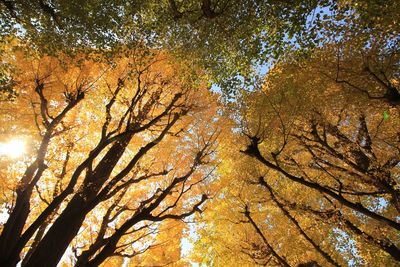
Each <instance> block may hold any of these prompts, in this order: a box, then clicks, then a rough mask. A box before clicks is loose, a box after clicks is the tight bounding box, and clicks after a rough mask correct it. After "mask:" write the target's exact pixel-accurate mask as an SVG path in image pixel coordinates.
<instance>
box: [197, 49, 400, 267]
mask: <svg viewBox="0 0 400 267" xmlns="http://www.w3.org/2000/svg"><path fill="white" fill-rule="evenodd" d="M356 44H357V43H356ZM356 44H353V46H352V45H351V44H349V43H345V42H344V43H340V44H339V45H338V46H339V48H338V46H335V44H330V45H328V46H326V47H323V48H321V49H320V50H317V51H315V53H314V54H312V55H310V57H308V58H304V57H302V58H300V59H299V58H298V57H297V58H288V59H286V60H285V61H282V62H281V63H279V64H277V65H276V66H274V68H273V69H272V70H271V71H270V72H269V73H268V75H267V77H266V79H265V80H260V83H259V84H256V85H255V86H253V87H252V89H251V90H248V91H243V92H242V94H241V96H240V98H238V101H237V103H232V104H231V106H232V111H231V112H233V114H232V113H231V114H232V115H231V116H232V118H233V120H234V121H235V122H236V123H237V125H238V126H237V130H236V134H234V135H233V137H232V138H233V141H232V140H229V141H224V143H225V144H222V148H223V150H224V152H223V153H222V154H221V157H222V158H223V159H224V161H223V162H224V164H223V166H222V167H221V168H220V173H221V177H222V178H221V180H222V183H223V185H222V188H223V189H221V191H222V193H220V195H219V196H218V200H215V201H214V200H213V202H212V205H214V207H215V209H216V211H212V212H209V213H208V212H207V213H206V218H207V219H205V226H204V227H205V229H203V230H201V231H200V232H201V233H202V235H201V238H200V239H199V241H198V249H199V251H201V249H202V248H203V246H204V244H208V245H209V246H212V249H213V250H215V251H217V252H216V254H211V255H210V256H209V257H210V259H209V260H212V261H214V262H218V264H221V262H224V261H225V260H227V258H228V257H234V259H232V260H233V261H240V262H243V265H246V264H247V265H250V264H249V262H251V261H253V262H255V263H257V264H272V262H275V263H276V264H279V265H286V264H289V265H299V266H300V265H301V264H303V263H307V262H316V263H318V264H319V265H321V266H325V265H334V266H342V265H346V264H347V263H348V262H349V261H353V262H356V263H360V264H377V263H378V262H380V263H381V264H388V265H393V264H396V262H397V261H399V258H398V255H399V240H398V231H399V224H398V222H397V220H396V218H397V216H398V214H399V210H398V202H397V199H398V197H399V191H398V184H399V177H398V172H399V164H398V163H399V140H398V124H399V117H398V116H399V113H398V104H397V102H396V101H392V99H389V98H388V97H386V96H387V92H388V88H389V87H392V88H393V89H394V90H397V91H398V89H397V88H396V86H397V84H398V80H397V68H396V66H397V64H398V59H397V58H396V55H397V54H396V53H395V52H393V53H381V52H382V51H383V50H381V49H376V46H374V44H371V46H372V47H373V48H372V49H366V48H360V47H357V45H356ZM357 48H358V49H360V50H357ZM380 48H382V49H386V51H387V49H389V48H390V47H386V48H385V47H384V46H381V47H380ZM338 55H339V56H340V57H338ZM338 58H340V60H338ZM294 59H295V60H294ZM366 59H368V61H366ZM366 63H368V65H367V66H368V67H369V68H368V69H367V68H366V65H365V64H366ZM338 73H339V75H338ZM338 77H339V78H338ZM384 77H386V78H384ZM383 79H385V83H383V82H382V81H383ZM343 80H346V81H348V83H350V84H348V83H344V82H343ZM355 88H358V89H355ZM371 95H373V96H376V98H375V97H372V98H371ZM240 132H241V134H240ZM239 150H241V151H242V153H239V152H238V151H239ZM223 186H225V188H224V187H223ZM227 199H228V200H227ZM219 201H224V203H223V204H218V202H219ZM232 211H235V212H232ZM215 214H221V218H220V219H219V220H218V223H216V222H214V221H213V220H215V218H214V217H213V216H215ZM216 224H217V226H216ZM214 227H218V229H221V230H219V232H215V231H212V230H211V229H212V228H214ZM225 228H226V229H229V230H224V229H225ZM233 233H235V234H233ZM204 235H212V236H213V237H211V238H209V237H207V238H206V237H204ZM224 235H230V238H225V237H224ZM210 239H211V240H212V242H211V241H210V242H209V240H210ZM220 239H223V240H224V242H223V243H222V244H221V242H219V241H218V240H220ZM208 242H209V243H208ZM214 242H215V243H216V244H215V245H213V243H214ZM351 247H352V249H349V248H351ZM305 251H307V253H305ZM217 253H218V254H217ZM240 253H241V254H242V256H239V254H240ZM221 265H223V264H221ZM272 265H273V264H272Z"/></svg>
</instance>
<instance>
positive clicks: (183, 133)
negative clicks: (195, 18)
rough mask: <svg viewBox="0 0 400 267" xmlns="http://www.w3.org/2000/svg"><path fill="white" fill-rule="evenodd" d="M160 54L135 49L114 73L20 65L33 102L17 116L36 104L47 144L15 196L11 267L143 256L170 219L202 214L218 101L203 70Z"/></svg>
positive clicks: (6, 237)
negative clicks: (72, 258)
mask: <svg viewBox="0 0 400 267" xmlns="http://www.w3.org/2000/svg"><path fill="white" fill-rule="evenodd" d="M153 54H154V56H149V55H148V53H141V52H140V51H133V52H132V54H131V55H130V57H127V58H123V59H120V60H117V61H116V62H115V63H114V65H113V66H109V65H104V64H100V63H94V62H91V61H86V60H85V59H84V58H83V57H79V56H77V57H75V58H69V57H64V60H63V62H64V65H61V64H60V63H59V60H58V59H55V58H52V57H44V58H39V59H36V60H35V59H26V58H25V56H23V55H17V56H16V57H14V59H15V60H16V64H17V66H18V67H20V71H21V72H20V76H19V77H18V85H19V86H20V87H18V89H19V92H20V94H21V96H20V97H19V98H18V101H17V103H12V104H10V108H14V110H18V107H19V105H25V108H24V109H23V110H21V111H20V113H25V114H26V112H28V114H29V115H31V116H30V124H29V127H30V129H32V128H34V127H37V132H36V136H35V140H36V141H37V145H34V147H33V148H32V150H33V151H34V152H33V153H32V158H30V159H29V160H28V166H27V168H26V170H25V171H24V172H23V173H21V176H20V178H17V179H16V181H15V182H16V185H15V191H14V192H8V193H7V195H8V197H10V198H11V199H13V200H12V201H11V199H8V200H7V203H14V204H13V205H12V206H11V207H9V213H10V215H9V218H8V220H7V222H6V223H5V224H4V226H3V229H2V233H1V237H0V251H1V262H2V266H15V265H16V264H17V262H19V261H20V257H22V258H23V261H22V263H23V266H38V265H40V266H55V265H56V264H57V263H58V262H59V261H60V260H61V258H62V256H63V254H64V253H65V251H66V249H67V248H68V247H69V248H73V250H74V252H75V253H76V256H77V262H76V264H77V265H78V266H98V265H99V264H101V263H103V262H104V261H105V260H106V259H107V258H109V257H112V256H125V257H133V256H135V255H137V254H140V253H143V252H144V251H145V250H146V249H150V248H151V247H152V246H151V245H150V246H148V245H146V244H148V241H146V240H148V239H150V240H151V238H150V237H151V235H152V233H153V234H154V233H157V232H158V230H157V229H158V228H159V227H160V225H162V224H163V221H165V220H171V219H172V220H182V219H184V218H186V217H188V216H190V215H192V214H194V213H195V212H201V209H200V208H201V206H202V205H203V203H204V202H205V201H206V200H207V195H206V194H205V192H203V194H202V190H201V189H200V188H201V185H202V184H203V185H204V184H207V181H206V178H207V177H209V172H210V170H209V168H208V167H207V165H208V164H210V163H211V162H212V154H213V150H214V148H215V142H216V138H217V136H218V134H217V129H216V127H215V123H213V122H212V121H217V119H216V117H215V111H216V105H215V100H214V99H213V97H212V96H210V95H209V93H208V92H207V91H206V88H205V87H204V85H203V82H202V81H201V79H199V78H198V77H201V73H200V72H192V73H190V72H187V71H185V65H184V64H183V63H182V64H179V63H178V62H174V60H173V58H172V57H169V56H168V55H166V54H163V53H159V52H157V53H153ZM76 61H79V62H80V63H79V65H78V66H76ZM16 79H17V77H16ZM200 100H201V101H200ZM30 106H31V107H32V108H31V112H29V109H30V108H29V107H30ZM15 114H16V115H15V116H18V114H19V112H15ZM213 114H214V115H213ZM9 115H10V114H9ZM12 117H13V116H12V115H11V118H12ZM5 119H9V118H8V116H5ZM21 123H23V122H22V121H15V122H14V123H8V124H6V128H9V130H11V129H14V130H15V129H18V128H19V127H26V125H23V124H22V125H21ZM18 124H20V125H18ZM29 127H28V129H29ZM7 130H8V129H3V131H7ZM30 133H31V134H32V135H33V132H30ZM155 159H157V160H155ZM101 218H102V219H101ZM80 235H82V236H86V237H90V238H80ZM143 239H145V241H143ZM142 241H143V242H142ZM136 246H138V248H136ZM146 247H147V248H146ZM49 250H51V251H52V253H51V254H49V253H48V251H49Z"/></svg>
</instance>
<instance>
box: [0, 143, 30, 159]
mask: <svg viewBox="0 0 400 267" xmlns="http://www.w3.org/2000/svg"><path fill="white" fill-rule="evenodd" d="M24 153H25V142H24V141H22V140H20V139H14V140H10V141H9V142H7V143H0V156H7V157H10V158H18V157H20V156H22V155H23V154H24Z"/></svg>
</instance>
